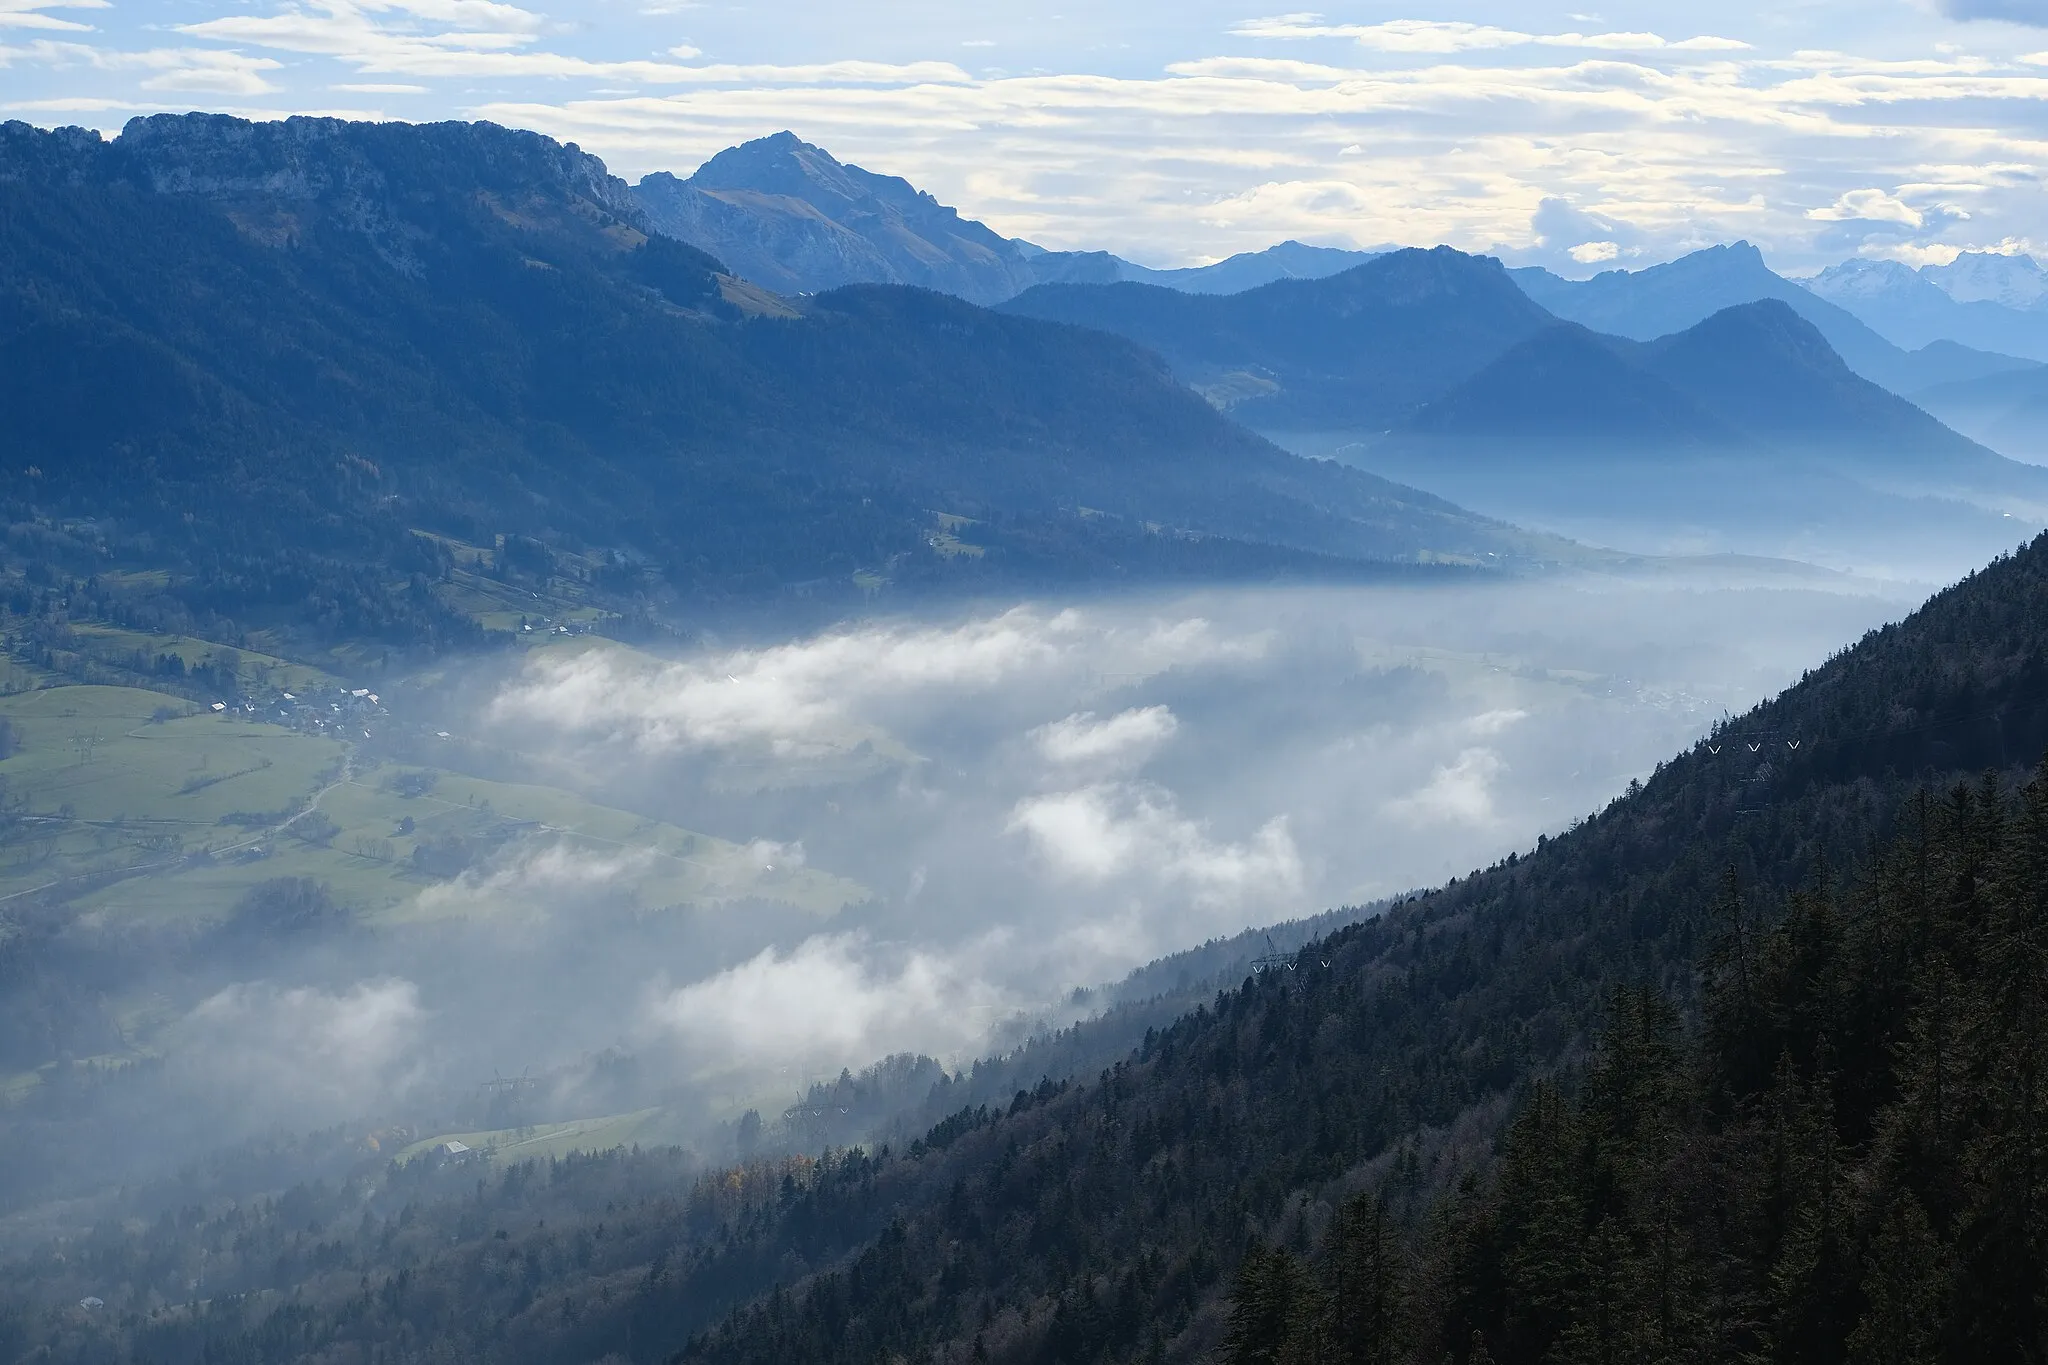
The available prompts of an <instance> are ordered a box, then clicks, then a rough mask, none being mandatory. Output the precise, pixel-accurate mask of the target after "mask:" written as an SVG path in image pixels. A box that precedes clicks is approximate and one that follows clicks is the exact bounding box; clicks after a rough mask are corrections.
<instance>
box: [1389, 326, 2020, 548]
mask: <svg viewBox="0 0 2048 1365" xmlns="http://www.w3.org/2000/svg"><path fill="white" fill-rule="evenodd" d="M1348 458H1350V459H1352V460H1354V461H1355V462H1356V463H1358V464H1360V465H1362V466H1363V467H1365V468H1368V469H1372V470H1374V471H1375V472H1378V473H1381V474H1383V475H1386V476H1387V477H1389V478H1397V479H1403V480H1406V481H1409V482H1413V483H1416V484H1418V485H1420V486H1422V487H1426V488H1430V489H1432V490H1433V491H1436V492H1439V493H1442V494H1443V495H1444V496H1446V497H1449V498H1453V499H1461V498H1462V499H1463V500H1465V501H1466V502H1467V503H1468V504H1469V505H1473V506H1477V507H1479V508H1480V509H1482V510H1484V511H1488V512H1491V513H1493V514H1494V515H1497V516H1504V517H1510V518H1513V519H1517V520H1520V521H1523V522H1525V523H1527V524H1533V525H1539V526H1547V527H1550V528H1552V529H1559V530H1562V529H1565V528H1570V529H1571V530H1572V531H1573V532H1574V533H1576V534H1580V535H1585V536H1589V537H1593V538H1596V539H1608V540H1609V541H1610V543H1615V542H1618V543H1622V544H1628V545H1631V546H1634V547H1643V548H1648V547H1655V548H1660V549H1665V550H1672V549H1676V548H1679V547H1686V548H1692V549H1705V548H1715V549H1728V550H1736V551H1743V552H1748V553H1769V554H1783V555H1790V556H1793V557H1801V558H1817V559H1819V560H1820V561H1821V562H1832V563H1835V564H1837V565H1838V566H1841V567H1859V568H1885V569H1888V570H1891V571H1906V572H1914V573H1923V572H1924V573H1930V574H1931V573H1936V572H1938V569H1937V567H1936V566H1938V565H1940V564H1943V563H1959V562H1967V561H1968V560H1969V559H1970V558H1971V557H1973V556H1978V555H1981V554H1982V553H1986V552H1990V551H1993V550H1995V549H1997V548H1999V547H2001V546H2003V545H2006V544H2009V542H2010V540H2011V539H2012V538H2013V537H2015V536H2016V535H2017V534H2018V533H2020V532H2021V531H2025V530H2029V529H2032V528H2034V527H2037V526H2039V525H2040V524H2041V522H2042V520H2043V519H2048V470H2043V469H2039V468H2035V467H2033V466H2029V465H2023V464H2018V463H2015V462H2013V461H2011V460H2008V459H2005V458H2003V457H2001V456H1999V455H1997V454H1995V453H1994V452H1992V451H1990V450H1987V449H1985V448H1984V447H1983V446H1980V445H1978V444H1977V443H1975V442H1973V441H1971V440H1969V439H1968V438H1966V437H1964V436H1961V435H1959V434H1958V433H1956V432H1954V431H1952V430H1950V429H1949V428H1947V427H1945V426H1943V425H1942V424H1941V423H1940V422H1938V421H1936V420H1935V419H1934V418H1933V417H1931V416H1929V415H1928V414H1927V413H1925V412H1923V411H1921V410H1920V409H1919V408H1917V407H1915V406H1914V405H1913V404H1911V403H1909V402H1907V401H1906V400H1905V399H1902V398H1899V397H1898V396H1896V395H1895V394H1892V393H1890V392H1888V391H1886V390H1885V389H1883V388H1880V387H1879V386H1878V385H1876V384H1873V383H1871V382H1870V381H1869V380H1867V379H1864V378H1863V377H1861V376H1860V375H1858V374H1856V373H1855V372H1854V371H1852V370H1851V369H1850V368H1849V367H1848V366H1847V365H1846V364H1845V363H1844V362H1843V360H1842V358H1841V357H1840V356H1838V355H1837V354H1836V353H1835V352H1834V350H1833V349H1832V348H1831V347H1830V346H1829V345H1828V343H1827V339H1826V338H1825V337H1823V336H1822V335H1821V333H1820V331H1819V330H1818V329H1817V328H1816V327H1814V326H1813V324H1811V323H1809V322H1808V321H1806V320H1805V319H1804V318H1802V317H1801V316H1799V314H1798V313H1796V312H1794V311H1793V310H1792V308H1791V307H1790V306H1788V305H1787V304H1785V303H1783V302H1781V301H1778V300H1775V299H1765V300H1760V301H1758V302H1755V303H1747V304H1739V305H1736V306H1734V307H1731V308H1726V309H1723V310H1721V311H1720V312H1718V313H1715V314H1714V315H1713V316H1711V317H1709V318H1707V319H1706V320H1705V321H1703V322H1700V323H1697V324H1695V325H1694V326H1692V327H1689V328H1687V329H1685V330H1684V331H1681V332H1677V333H1673V334H1671V335H1669V336H1666V337H1661V338H1659V339H1657V340H1655V341H1651V342H1632V341H1629V340H1627V339H1626V338H1621V337H1604V336H1600V335H1598V334H1596V333H1593V332H1591V331H1589V330H1587V329H1585V328H1584V327H1581V326H1579V325H1577V324H1572V323H1560V324H1557V325H1554V326H1552V327H1551V328H1549V329H1547V330H1545V331H1543V332H1541V333H1538V334H1537V335H1535V336H1533V337H1531V338H1529V339H1528V340H1527V341H1524V342H1523V343H1521V344H1520V345H1518V346H1516V347H1514V348H1512V349H1511V350H1509V351H1507V352H1506V353H1505V354H1503V355H1502V356H1500V357H1499V358H1498V359H1496V360H1494V361H1493V362H1492V363H1491V364H1490V365H1488V366H1487V367H1486V368H1485V369H1483V370H1481V371H1480V372H1479V373H1478V374H1476V375H1474V376H1472V377H1471V378H1470V379H1468V380H1466V381H1465V382H1464V383H1462V384H1460V385H1459V386H1457V387H1456V388H1454V389H1453V390H1451V391H1450V392H1449V393H1447V394H1445V395H1444V396H1443V397H1442V398H1440V399H1438V400H1437V401H1435V402H1433V403H1431V404H1430V405H1428V406H1427V407H1425V408H1423V409H1422V410H1421V411H1420V412H1418V413H1416V414H1415V415H1414V416H1412V417H1411V418H1409V419H1408V420H1407V421H1405V422H1403V423H1402V424H1401V425H1400V426H1398V427H1397V428H1395V429H1394V430H1393V431H1392V432H1390V433H1388V434H1387V435H1386V436H1384V437H1381V438H1378V439H1368V440H1364V441H1361V442H1359V443H1358V444H1357V445H1356V446H1355V447H1354V448H1353V449H1352V451H1351V453H1350V454H1349V456H1348ZM2008 513H2010V516H2008V515H2007V514H2008ZM1601 528H1605V534H1604V535H1603V534H1602V533H1601Z"/></svg>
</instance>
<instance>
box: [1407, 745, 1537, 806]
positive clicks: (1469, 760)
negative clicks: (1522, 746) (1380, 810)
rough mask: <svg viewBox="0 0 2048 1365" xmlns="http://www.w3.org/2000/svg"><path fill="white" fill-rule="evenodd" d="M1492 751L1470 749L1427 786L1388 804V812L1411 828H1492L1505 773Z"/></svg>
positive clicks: (1432, 775) (1503, 767)
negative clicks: (1497, 784)
mask: <svg viewBox="0 0 2048 1365" xmlns="http://www.w3.org/2000/svg"><path fill="white" fill-rule="evenodd" d="M1506 767H1507V765H1506V764H1505V763H1504V762H1502V760H1501V756H1500V755H1499V754H1497V753H1495V752H1494V751H1493V750H1491V749H1485V748H1471V749H1467V750H1465V751H1464V752H1463V753H1461V754H1459V755H1458V757H1457V759H1456V760H1455V761H1454V762H1451V763H1446V764H1442V765H1440V766H1439V767H1438V768H1437V769H1436V771H1435V772H1433V773H1432V774H1431V775H1430V779H1429V781H1428V782H1426V783H1425V784H1423V785H1422V786H1421V787H1419V788H1417V789H1416V790H1415V791H1412V792H1410V793H1409V794H1408V795H1406V796H1402V797H1398V798H1396V799H1394V800H1392V801H1389V802H1388V803H1387V812H1388V814H1390V815H1394V816H1396V817H1399V818H1401V819H1403V820H1406V821H1407V822H1408V823H1410V824H1415V825H1433V824H1437V823H1440V822H1446V821H1448V822H1451V823H1454V824H1461V825H1489V824H1492V823H1493V821H1494V818H1495V817H1494V804H1493V788H1494V783H1495V781H1496V779H1498V778H1499V777H1500V776H1501V774H1502V773H1503V772H1504V771H1505V770H1506Z"/></svg>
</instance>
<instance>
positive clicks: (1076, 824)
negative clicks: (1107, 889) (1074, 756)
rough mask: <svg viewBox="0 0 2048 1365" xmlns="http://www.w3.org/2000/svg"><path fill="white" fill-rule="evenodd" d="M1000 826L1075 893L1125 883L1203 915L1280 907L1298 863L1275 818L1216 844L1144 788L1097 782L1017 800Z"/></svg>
mask: <svg viewBox="0 0 2048 1365" xmlns="http://www.w3.org/2000/svg"><path fill="white" fill-rule="evenodd" d="M1010 827H1011V829H1012V830H1013V831H1015V832H1018V833H1021V834H1023V835H1025V836H1026V837H1027V838H1028V839H1029V840H1030V842H1031V844H1032V846H1033V847H1034V848H1035V849H1036V850H1037V851H1038V853H1039V855H1040V856H1041V857H1043V858H1044V859H1045V861H1046V863H1047V865H1048V866H1049V867H1050V868H1051V869H1052V871H1053V872H1054V873H1055V874H1056V875H1058V876H1060V877H1063V878H1067V879H1069V880H1072V881H1076V882H1081V883H1084V884H1092V885H1102V884H1104V883H1108V882H1112V881H1121V880H1127V879H1130V880H1135V881H1137V882H1138V883H1140V884H1142V885H1143V886H1144V887H1145V888H1147V889H1148V890H1151V891H1155V892H1156V891H1162V890H1163V891H1166V892H1170V893H1180V894H1186V895H1188V896H1190V897H1191V898H1192V899H1193V900H1194V902H1195V903H1196V904H1197V905H1200V906H1203V907H1205V908H1209V909H1236V908H1240V907H1250V906H1254V905H1265V906H1271V905H1280V904H1287V903H1289V902H1291V901H1292V900H1294V899H1295V898H1296V897H1298V896H1299V895H1300V894H1301V888H1302V881H1303V871H1302V863H1301V854H1300V852H1299V851H1298V850H1297V849H1296V848H1295V846H1294V841H1293V839H1292V838H1291V837H1289V835H1288V832H1287V821H1286V819H1285V817H1276V818H1274V819H1272V820H1269V821H1268V822H1267V823H1266V824H1265V825H1263V826H1261V827H1260V828H1259V829H1258V830H1257V831H1256V832H1255V833H1254V834H1253V835H1252V837H1251V838H1250V839H1249V840H1248V841H1246V842H1244V843H1231V842H1228V841H1222V840H1217V839H1214V838H1212V837H1211V836H1210V834H1209V831H1208V830H1207V829H1206V828H1204V827H1203V825H1202V824H1201V823H1199V822H1198V821H1195V820H1191V819H1189V818H1188V817H1187V816H1185V815H1183V814H1181V812H1180V810H1179V808H1178V806H1177V805H1176V804H1175V802H1174V800H1173V797H1172V795H1171V794H1170V793H1168V792H1165V791H1163V790H1161V789H1159V788H1157V787H1153V786H1150V785H1145V784H1134V783H1098V784H1095V785H1092V786H1087V787H1083V788H1080V789H1079V790H1076V791H1067V792H1055V793H1051V794H1048V795H1043V796H1033V797H1027V798H1025V799H1024V800H1022V801H1020V802H1018V803H1017V807H1016V809H1015V810H1014V811H1013V812H1012V813H1011V817H1010Z"/></svg>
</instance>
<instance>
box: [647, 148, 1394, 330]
mask: <svg viewBox="0 0 2048 1365" xmlns="http://www.w3.org/2000/svg"><path fill="white" fill-rule="evenodd" d="M633 194H634V196H635V198H636V199H637V200H638V201H639V204H640V206H641V208H642V209H643V210H644V211H645V212H646V214H647V216H648V219H649V221H650V222H652V223H653V225H654V226H655V227H656V228H657V229H658V230H659V231H661V232H664V233H666V234H668V235H669V236H671V237H674V238H676V239H678V240H680V241H684V242H688V243H690V244H691V245H692V246H695V247H698V248H699V249H701V250H704V251H707V252H710V253H711V254H712V255H714V256H716V257H718V259H720V260H721V261H723V262H725V263H726V265H727V266H728V267H729V268H731V269H732V270H733V271H734V272H735V273H736V274H739V275H741V276H743V277H744V278H746V279H749V280H752V281H753V282H754V283H756V284H759V285H762V286H764V287H766V288H769V289H773V290H775V291H777V292H778V293H783V294H816V293H823V292H824V291H825V290H828V289H837V288H839V287H840V286H842V285H848V284H912V285H918V286H920V287H922V288H925V289H936V290H938V291H940V292H941V293H946V294H953V295H957V296H958V297H960V298H964V299H967V300H970V301H971V302H974V303H997V302H1000V301H1002V300H1004V299H1007V298H1011V297H1013V296H1014V295H1016V294H1018V293H1021V292H1022V291H1023V290H1025V289H1028V288H1030V287H1031V286H1032V285H1035V284H1047V283H1075V284H1113V283H1117V282H1119V281H1133V282H1137V283H1142V284H1156V285H1162V286H1164V287H1166V288H1169V289H1179V290H1184V291H1187V292H1189V293H1198V294H1231V293H1236V292H1238V291H1239V290H1243V289H1251V288H1255V287H1257V286H1258V285H1262V284H1266V283H1269V282H1271V281H1273V280H1279V279H1319V278H1321V277H1323V276H1325V275H1333V274H1336V273H1337V272H1338V271H1340V270H1346V269H1349V268H1350V267H1352V266H1355V265H1359V264H1362V263H1363V262H1365V261H1368V260H1370V259H1372V257H1373V255H1374V254H1375V253H1373V252H1367V251H1349V250H1344V249H1340V248H1337V247H1321V246H1308V245H1306V244H1304V243H1301V242H1295V241H1286V242H1281V243H1279V244H1278V245H1275V246H1271V247H1267V248H1266V249H1265V250H1263V251H1248V252H1241V253H1239V254H1238V255H1235V256H1232V257H1230V258H1228V259H1227V260H1222V261H1217V262H1215V263H1214V264H1212V265H1204V266H1189V267H1186V268H1184V269H1174V270H1155V269H1152V268H1150V267H1147V266H1142V265H1137V264H1134V263H1133V262H1131V261H1127V260H1124V259H1123V258H1122V257H1119V256H1115V255H1112V254H1110V253H1109V252H1107V251H1047V250H1045V249H1044V248H1042V247H1038V246H1035V245H1033V244H1032V243H1030V242H1026V241H1021V240H1016V239H1012V238H1008V237H1004V236H1002V235H1001V234H1000V233H998V232H996V231H995V230H993V229H992V228H989V227H988V226H986V225H985V224H982V223H979V222H976V221H975V220H974V219H972V218H966V217H963V216H961V214H960V213H959V212H958V211H957V210H955V209H952V208H948V207H947V206H945V205H944V204H941V203H939V201H938V200H937V199H935V198H933V197H932V196H931V195H930V194H927V193H925V192H924V191H922V190H920V189H918V188H916V187H915V186H913V185H912V184H911V183H910V182H909V181H907V180H904V179H902V178H901V177H899V176H893V175H877V174H876V173H874V172H872V171H867V170H863V169H862V168H860V167H859V166H854V165H849V164H847V163H845V162H842V161H840V160H839V159H838V158H836V157H834V156H833V155H832V154H831V153H830V152H828V151H826V150H825V149H824V148H822V147H818V146H816V145H814V144H812V143H809V142H805V141H804V140H803V139H802V138H799V137H798V136H797V135H796V134H794V133H791V132H780V133H776V134H774V135H773V136H771V137H763V138H756V139H754V140H753V141H751V142H744V143H741V144H740V145H739V146H737V147H729V148H727V149H726V150H724V151H722V152H720V153H719V154H718V155H716V156H714V157H712V158H711V159H710V160H709V161H707V162H705V163H704V164H703V165H702V166H700V167H698V168H697V170H696V171H695V172H694V173H693V174H691V175H690V176H688V177H687V178H679V177H677V176H675V175H672V174H669V173H668V172H666V171H660V172H656V173H655V174H652V175H649V176H646V177H644V178H643V179H642V180H641V181H640V183H639V184H638V185H636V186H635V187H634V189H633Z"/></svg>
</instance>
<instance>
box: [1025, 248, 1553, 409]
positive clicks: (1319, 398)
mask: <svg viewBox="0 0 2048 1365" xmlns="http://www.w3.org/2000/svg"><path fill="white" fill-rule="evenodd" d="M1002 311H1004V312H1010V313H1018V314H1023V315H1026V316H1029V317H1038V318H1047V319H1051V320H1055V321H1059V322H1072V323H1078V324H1080V325H1081V326H1084V327H1093V328H1096V329H1098V330H1101V331H1107V332H1114V333H1116V334H1118V335H1119V336H1126V337H1129V338H1131V339H1132V340H1134V341H1137V342H1139V343H1141V344H1142V345H1145V346H1149V347H1151V348H1152V349H1154V350H1156V351H1158V352H1159V353H1160V354H1161V355H1163V356H1165V357H1166V359H1167V361H1168V363H1169V364H1171V365H1172V366H1173V367H1174V372H1175V373H1176V374H1178V375H1179V376H1180V377H1181V378H1182V379H1183V380H1184V381H1186V382H1187V383H1190V384H1193V385H1194V386H1195V387H1197V388H1198V389H1201V390H1202V391H1203V392H1204V393H1206V394H1207V395H1208V396H1209V397H1210V399H1211V401H1212V402H1215V403H1217V405H1218V406H1220V407H1224V408H1227V409H1228V410H1229V411H1230V412H1231V413H1232V415H1234V416H1236V417H1237V418H1239V419H1240V420H1241V421H1244V422H1246V423H1248V424H1249V425H1251V426H1253V427H1255V428H1257V429H1259V430H1267V431H1271V430H1281V429H1289V428H1310V427H1341V428H1355V429H1370V430H1384V429H1385V428H1386V427H1388V426H1390V425H1392V424H1393V423H1395V422H1398V421H1399V420H1401V419H1402V418H1403V417H1405V416H1406V415H1408V414H1409V413H1411V412H1413V411H1415V410H1416V409H1418V408H1420V407H1421V406H1422V405H1423V404H1425V403H1428V402H1429V401H1431V400H1432V399H1434V398H1436V397H1438V396H1440V395H1441V394H1443V393H1444V392H1445V391H1446V390H1448V389H1449V388H1451V387H1452V386H1453V385H1455V384H1456V383H1458V382H1459V381H1460V380H1461V379H1464V378H1466V377H1467V376H1469V375H1472V374H1474V373H1476V372H1477V371H1478V370H1480V369H1481V368H1483V367H1484V366H1485V365H1486V364H1487V363H1488V362H1489V361H1491V360H1492V359H1493V358H1494V357H1496V356H1498V355H1500V354H1501V353H1502V352H1504V351H1506V350H1507V349H1508V348H1509V347H1511V346H1513V345H1515V344H1516V343H1518V342H1520V341H1522V340H1524V339H1525V338H1527V337H1530V336H1532V335H1534V334H1535V333H1537V332H1539V331H1542V330H1543V329H1544V328H1546V327H1548V326H1550V325H1551V324H1552V323H1554V322H1555V319H1554V318H1552V317H1551V316H1550V314H1548V313H1547V312H1545V311H1544V310H1543V309H1542V308H1541V307H1540V306H1538V305H1537V304H1535V303H1533V302H1532V301H1531V300H1530V299H1529V298H1528V296H1527V295H1525V294H1524V293H1523V292H1522V291H1521V290H1520V289H1518V288H1517V287H1516V286H1515V282H1514V281H1513V280H1511V279H1509V278H1508V274H1507V272H1506V271H1505V270H1503V269H1502V268H1501V265H1500V262H1498V261H1496V260H1493V259H1492V258H1490V257H1484V256H1468V255H1466V254H1464V253H1463V252H1460V251H1454V250H1452V249H1451V248H1450V247H1436V248H1433V249H1431V250H1427V251H1424V250H1419V249H1413V248H1410V249H1407V250H1401V251H1393V252H1388V253H1386V254H1384V255H1380V256H1375V257H1373V258H1372V259H1371V260H1369V261H1367V262H1366V263H1364V264H1362V265H1358V266H1354V267H1352V268H1351V269H1349V270H1345V271H1342V272H1340V273H1338V274H1335V275H1329V276H1325V277H1323V278H1321V279H1313V280H1310V279H1294V280H1276V281H1274V282H1272V283H1270V284H1265V285H1261V286H1259V287H1257V288H1255V289H1249V290H1246V291H1244V292H1242V293H1237V294H1229V295H1221V296H1214V295H1211V296H1203V295H1191V294H1186V293H1181V292H1179V291H1176V290H1172V289H1167V288H1163V287H1161V286H1158V285H1147V284H1135V283H1121V284H1112V285H1107V286H1089V285H1042V286H1040V287H1038V288H1036V289H1032V290H1030V291H1028V292H1026V293H1024V294H1021V295H1019V296H1018V297H1017V298H1015V299H1012V300H1011V301H1010V302H1008V303H1006V304H1003V305H1002Z"/></svg>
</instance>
